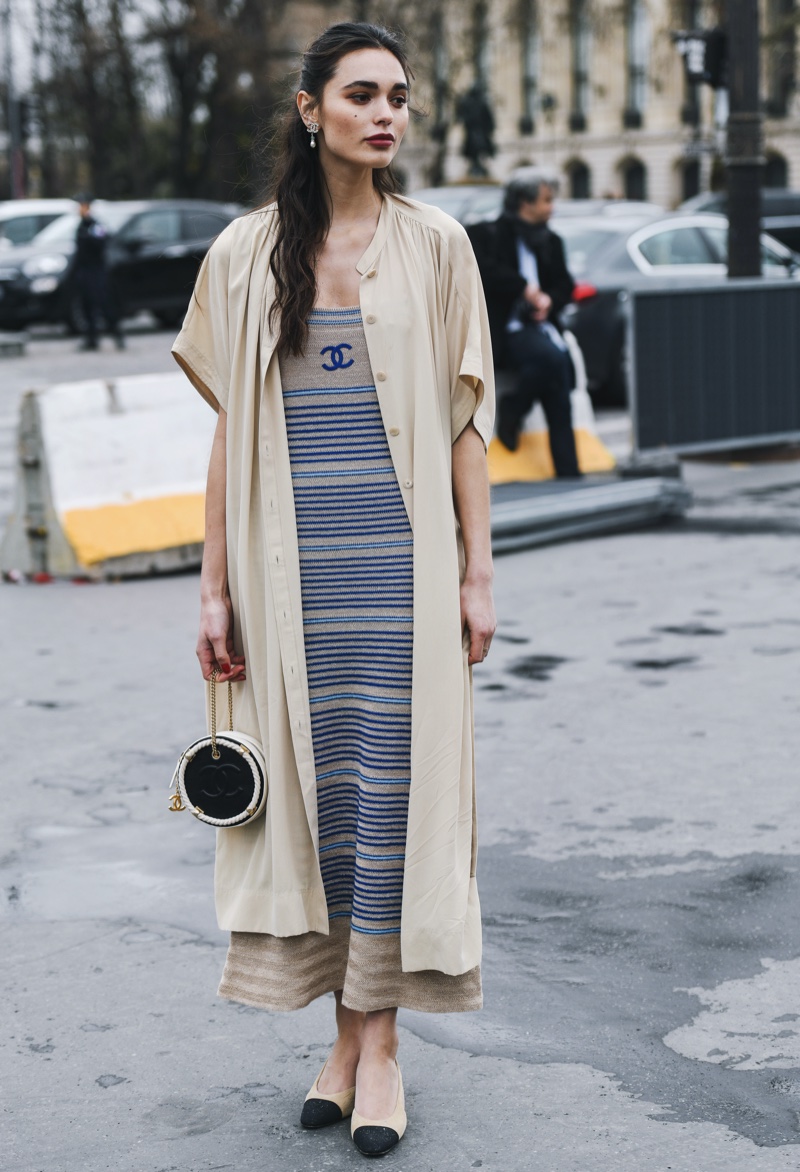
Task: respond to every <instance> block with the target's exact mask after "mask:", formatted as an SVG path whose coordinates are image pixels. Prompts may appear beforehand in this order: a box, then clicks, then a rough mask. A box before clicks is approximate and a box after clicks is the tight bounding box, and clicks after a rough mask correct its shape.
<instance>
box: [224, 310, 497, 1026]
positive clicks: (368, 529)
mask: <svg viewBox="0 0 800 1172" xmlns="http://www.w3.org/2000/svg"><path fill="white" fill-rule="evenodd" d="M281 382H282V385H283V397H284V413H285V417H286V431H287V437H288V442H289V454H290V459H291V466H292V483H293V489H294V502H295V516H296V520H297V535H298V545H299V554H300V578H301V587H302V598H303V630H304V638H305V653H306V665H307V671H308V685H309V698H310V704H311V732H312V739H313V745H314V761H315V767H316V775H317V807H318V818H319V857H320V866H321V870H322V878H323V882H324V885H325V895H326V899H327V903H328V917H329V921H330V933H329V935H328V936H323V935H321V934H320V933H316V932H309V933H306V934H305V935H302V936H291V937H276V936H269V935H266V934H262V933H253V932H234V933H233V934H232V936H231V946H230V949H229V952H228V959H227V962H226V966H225V972H224V974H223V979H222V984H221V986H220V994H221V995H222V996H224V997H229V998H231V999H232V1000H236V1001H243V1002H245V1003H247V1004H253V1005H259V1006H263V1007H264V1008H270V1009H295V1008H299V1007H301V1006H303V1005H307V1004H308V1003H309V1002H310V1001H311V1000H313V999H314V998H315V997H318V996H320V995H321V994H323V993H326V992H330V991H332V990H335V989H342V990H343V991H344V992H343V997H344V1002H345V1004H346V1005H348V1006H349V1007H350V1008H352V1009H357V1010H362V1011H369V1010H374V1009H384V1008H388V1007H391V1006H403V1007H405V1008H409V1009H421V1010H429V1011H432V1012H437V1013H445V1012H450V1011H454V1010H466V1009H478V1008H480V1005H481V982H480V969H479V968H475V969H472V970H471V971H470V972H468V973H465V974H463V975H462V976H456V977H453V976H447V975H445V974H444V973H439V972H434V971H428V972H416V973H404V972H402V971H401V965H400V911H401V905H402V897H403V865H404V861H405V845H406V826H407V821H408V794H409V786H410V780H411V778H410V761H411V659H412V639H413V619H414V616H413V556H414V539H413V534H412V531H411V526H410V524H409V521H408V515H407V513H406V509H405V505H404V503H403V498H402V495H401V493H400V488H399V485H398V483H397V477H396V475H395V471H394V466H393V464H392V459H391V455H390V452H389V445H388V442H387V439H386V434H385V430H384V425H383V420H382V417H381V411H380V406H379V403H378V397H377V394H376V391H375V386H374V384H373V381H372V372H371V368H370V363H369V356H368V353H367V346H366V339H365V337H364V330H363V326H362V323H361V313H360V310H359V308H358V307H356V308H355V309H337V310H315V311H314V312H313V314H312V316H311V319H310V321H309V338H308V345H307V347H306V353H305V354H304V355H303V356H302V357H300V358H294V357H286V358H283V359H282V360H281Z"/></svg>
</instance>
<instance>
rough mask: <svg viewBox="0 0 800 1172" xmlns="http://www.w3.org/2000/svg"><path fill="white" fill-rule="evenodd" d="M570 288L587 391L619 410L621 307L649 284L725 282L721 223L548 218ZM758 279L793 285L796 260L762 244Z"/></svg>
mask: <svg viewBox="0 0 800 1172" xmlns="http://www.w3.org/2000/svg"><path fill="white" fill-rule="evenodd" d="M552 227H553V230H554V231H555V232H557V233H558V234H559V236H561V238H562V239H563V241H564V245H565V248H566V252H567V264H568V265H569V269H570V272H571V273H572V275H573V277H574V278H575V281H576V288H575V293H574V299H573V301H572V303H571V304H570V305H568V306H567V307H566V308H565V309H564V311H563V314H562V320H563V322H564V325H565V326H567V327H568V328H569V329H570V330H571V331H572V332H573V333H574V335H575V337H576V338H577V340H578V343H579V345H580V347H581V350H582V351H583V356H584V360H585V362H586V373H587V377H588V381H589V390H590V391H591V393H592V396H593V398H595V399H596V400H598V401H603V402H609V403H614V404H624V403H625V402H626V397H627V389H626V373H625V345H626V306H625V302H626V300H627V296H628V293H629V291H630V290H632V289H635V288H637V287H642V286H645V287H646V286H648V285H652V284H653V283H654V282H660V283H661V284H664V283H670V284H671V283H673V282H675V283H678V284H681V285H690V284H692V283H693V282H702V283H704V284H705V283H708V281H710V280H711V281H713V280H720V281H724V280H726V279H727V247H728V221H727V219H726V218H725V217H724V216H718V215H713V214H711V213H705V214H694V215H686V214H681V213H680V212H677V213H673V214H672V215H666V216H659V217H658V218H657V219H653V218H648V219H644V220H643V219H642V218H632V219H625V218H620V219H618V220H617V219H608V218H607V217H602V218H601V217H591V218H587V219H582V218H580V217H577V216H575V217H563V218H554V219H553V221H552ZM761 255H762V271H763V273H764V275H765V276H769V277H771V278H778V277H786V278H797V277H798V275H800V257H798V256H797V255H796V254H795V253H793V252H792V251H791V249H789V248H786V247H785V246H784V245H783V244H781V243H780V242H779V241H777V240H774V239H773V238H772V237H771V236H768V235H766V233H765V234H764V235H762V237H761Z"/></svg>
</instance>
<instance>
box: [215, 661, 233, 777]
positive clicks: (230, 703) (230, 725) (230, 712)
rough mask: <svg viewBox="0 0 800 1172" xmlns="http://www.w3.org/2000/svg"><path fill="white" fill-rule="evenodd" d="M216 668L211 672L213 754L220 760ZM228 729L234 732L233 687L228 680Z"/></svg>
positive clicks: (216, 759) (217, 673)
mask: <svg viewBox="0 0 800 1172" xmlns="http://www.w3.org/2000/svg"><path fill="white" fill-rule="evenodd" d="M218 675H219V672H218V671H217V669H216V668H214V670H213V671H212V672H211V756H212V757H213V758H214V760H215V761H219V749H218V748H217V676H218ZM228 729H229V730H230V731H231V732H233V688H232V687H231V681H230V680H228Z"/></svg>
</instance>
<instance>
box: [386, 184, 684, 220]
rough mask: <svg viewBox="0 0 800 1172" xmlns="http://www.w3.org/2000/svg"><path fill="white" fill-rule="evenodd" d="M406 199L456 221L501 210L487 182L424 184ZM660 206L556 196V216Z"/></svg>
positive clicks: (497, 191)
mask: <svg viewBox="0 0 800 1172" xmlns="http://www.w3.org/2000/svg"><path fill="white" fill-rule="evenodd" d="M409 198H410V199H418V200H419V201H420V203H429V204H432V206H433V207H436V208H441V210H442V211H443V212H447V214H448V215H450V216H452V217H453V218H454V219H455V220H458V221H459V223H461V224H464V225H467V224H477V223H479V222H480V221H481V220H496V219H497V217H498V216H499V215H500V212H501V211H502V210H503V188H502V187H500V186H499V185H498V184H489V183H484V184H480V183H475V184H470V183H454V184H453V185H452V186H449V187H425V188H422V189H421V190H420V191H412V192H411V194H410V196H409ZM663 211H664V209H663V208H662V207H661V206H660V205H659V204H655V203H643V202H639V201H638V200H629V199H559V200H558V202H557V203H556V213H555V214H556V215H557V216H595V215H597V216H629V215H649V216H657V215H660V214H662V213H663Z"/></svg>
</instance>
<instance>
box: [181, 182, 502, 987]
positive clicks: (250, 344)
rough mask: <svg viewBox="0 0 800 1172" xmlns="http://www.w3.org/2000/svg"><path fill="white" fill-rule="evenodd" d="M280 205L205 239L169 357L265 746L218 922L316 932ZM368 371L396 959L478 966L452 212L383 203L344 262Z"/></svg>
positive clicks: (489, 390)
mask: <svg viewBox="0 0 800 1172" xmlns="http://www.w3.org/2000/svg"><path fill="white" fill-rule="evenodd" d="M276 222H277V211H276V209H275V208H274V207H270V208H267V209H266V210H264V211H259V212H253V213H251V214H249V215H247V216H244V217H242V218H241V219H239V220H236V221H234V222H233V223H232V224H231V225H230V226H229V227H228V228H227V229H226V230H225V231H224V232H223V233H222V235H221V236H220V237H219V239H218V240H217V241H216V243H215V244H214V245H213V247H212V248H211V251H210V252H209V254H208V256H207V257H206V260H205V262H204V264H203V267H202V269H201V270H200V274H199V276H198V279H197V286H196V289H195V297H194V298H193V299H192V303H191V306H190V308H189V312H188V314H187V316H186V320H185V322H184V324H183V329H182V330H181V333H180V335H179V336H178V338H177V340H176V342H175V346H174V349H173V353H174V355H175V358H176V359H177V361H178V362H179V363H180V365H181V366H182V367H183V369H184V370H185V371H186V373H187V375H188V376H189V378H190V379H191V381H192V382H193V384H194V385H195V387H196V388H197V389H198V390H199V391H200V393H201V394H202V395H203V396H204V398H206V399H207V400H208V402H209V403H210V404H211V406H212V407H214V408H215V409H217V410H218V409H219V407H222V408H224V409H225V410H226V411H227V414H228V420H227V546H228V575H229V583H230V591H231V598H232V602H233V609H234V616H235V641H236V650H237V651H241V652H243V653H244V655H245V656H246V659H247V667H248V670H247V682H246V683H244V684H240V685H235V687H234V694H235V726H236V728H238V729H240V730H241V731H242V732H247V733H250V734H251V735H252V736H255V737H258V738H259V739H260V741H261V743H262V744H263V747H264V752H265V755H266V760H267V769H268V774H269V799H268V802H267V808H266V815H265V817H264V818H260V819H258V820H257V821H255V822H254V823H252V824H250V825H248V826H245V827H241V828H238V829H231V830H220V831H219V832H218V839H217V859H216V877H215V890H216V904H217V915H218V919H219V924H220V927H222V928H226V929H230V930H233V931H238V932H268V933H271V934H273V935H277V936H294V935H299V934H301V933H305V932H309V931H313V932H321V933H324V934H327V932H328V916H327V908H326V903H325V892H324V889H323V884H322V877H321V873H320V867H319V860H318V853H317V852H318V831H317V793H316V775H315V769H314V752H313V746H312V741H311V719H310V714H309V701H308V683H307V679H306V665H305V658H304V646H303V611H302V600H301V594H300V565H299V557H298V546H297V532H296V528H295V515H294V499H293V493H292V479H291V468H290V463H289V448H288V443H287V438H286V427H285V421H284V415H283V398H282V393H281V382H280V370H279V364H278V359H277V355H276V352H275V345H276V334H275V332H274V331H273V330H272V329H271V328H270V324H269V320H268V311H269V307H270V305H271V304H272V300H273V298H274V281H273V278H272V276H271V274H270V272H269V257H270V251H271V242H272V240H273V234H274V231H275V227H276ZM357 268H358V272H359V273H360V274H361V283H360V303H361V311H362V315H363V321H364V329H365V332H366V338H367V346H368V350H369V357H370V363H371V366H372V371H373V374H374V377H375V386H376V388H377V393H378V399H379V403H380V409H381V414H382V417H383V422H384V426H385V428H386V435H387V439H388V443H389V448H390V451H391V455H392V460H393V462H394V467H395V471H396V473H397V479H398V482H399V484H400V488H401V491H402V496H403V499H404V501H405V504H406V508H407V510H408V515H409V518H410V521H411V524H412V527H413V532H414V642H413V669H412V672H413V674H412V713H411V721H412V737H411V742H412V743H411V788H410V798H409V815H408V840H407V847H406V861H405V873H404V882H403V905H402V917H401V923H402V929H401V951H402V965H403V970H404V971H406V972H410V971H417V970H423V969H438V970H439V971H441V972H444V973H450V974H458V973H462V972H466V971H467V970H468V969H470V968H472V967H473V966H474V965H476V964H478V963H479V961H480V952H481V929H480V908H479V904H478V893H477V888H476V884H475V853H476V833H475V789H474V764H473V719H472V686H471V673H470V669H469V667H468V665H467V652H466V650H465V646H464V643H463V641H462V635H461V622H460V604H459V575H460V567H461V568H463V548H462V544H461V535H460V533H459V531H458V526H457V522H456V518H455V513H454V508H453V496H452V474H451V446H452V443H453V441H454V440H455V439H456V438H457V437H458V435H459V434H460V432H461V431H462V430H463V428H464V427H465V426H466V424H467V423H468V422H469V420H470V419H473V420H474V423H475V426H476V428H477V430H478V431H479V433H480V435H481V436H482V437H483V440H484V442H485V443H486V444H488V442H489V439H490V438H491V434H492V424H493V409H494V386H493V375H492V355H491V346H490V341H489V327H488V321H487V316H486V306H485V303H484V298H483V291H482V287H481V282H480V278H479V275H478V270H477V266H476V263H475V258H474V256H473V253H472V248H471V246H470V244H469V241H468V239H467V236H466V234H465V232H464V231H463V229H462V228H461V227H460V225H459V224H457V223H456V221H455V220H453V219H451V218H450V217H449V216H447V215H445V214H444V213H442V212H440V211H438V210H437V209H435V208H431V207H428V206H425V205H422V204H418V203H415V202H413V201H411V200H406V199H402V198H400V197H392V198H388V199H384V202H383V207H382V210H381V214H380V218H379V221H378V227H377V230H376V233H375V236H374V238H373V240H372V242H371V244H370V245H369V247H368V248H367V250H366V252H365V253H364V255H363V257H362V258H361V260H360V262H359V264H358V266H357Z"/></svg>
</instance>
